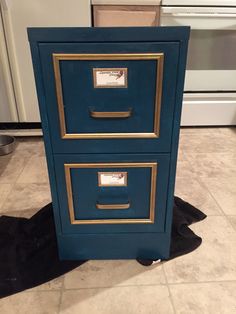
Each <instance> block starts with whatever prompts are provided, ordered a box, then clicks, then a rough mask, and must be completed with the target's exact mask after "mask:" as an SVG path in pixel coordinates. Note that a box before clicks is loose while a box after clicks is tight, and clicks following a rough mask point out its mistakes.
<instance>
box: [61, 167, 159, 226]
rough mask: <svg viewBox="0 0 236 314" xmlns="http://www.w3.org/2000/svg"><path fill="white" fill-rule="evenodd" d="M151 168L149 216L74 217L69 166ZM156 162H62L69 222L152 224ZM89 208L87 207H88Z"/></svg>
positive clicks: (76, 223)
mask: <svg viewBox="0 0 236 314" xmlns="http://www.w3.org/2000/svg"><path fill="white" fill-rule="evenodd" d="M112 167H114V168H151V189H150V208H149V218H137V219H135V218H127V219H120V218H117V219H86V220H79V219H76V218H75V211H74V203H73V192H72V183H71V173H70V169H71V168H112ZM157 167H158V163H157V162H129V163H122V162H119V163H117V162H115V163H113V162H111V163H71V164H64V169H65V180H66V191H67V200H68V208H69V217H70V222H71V224H73V225H87V224H140V223H142V224H153V223H154V220H155V205H156V180H157ZM88 210H89V209H88Z"/></svg>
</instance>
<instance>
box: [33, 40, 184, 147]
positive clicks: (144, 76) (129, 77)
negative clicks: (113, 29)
mask: <svg viewBox="0 0 236 314" xmlns="http://www.w3.org/2000/svg"><path fill="white" fill-rule="evenodd" d="M39 47H40V56H41V66H42V72H43V81H44V90H45V97H46V106H47V114H48V119H49V122H50V131H51V135H52V142H53V150H54V152H58V153H60V152H62V151H63V152H68V153H69V152H71V153H73V152H79V151H83V152H99V151H100V152H120V151H127V152H141V151H144V152H147V151H149V152H157V151H166V152H168V151H169V150H170V142H171V134H172V122H173V121H172V120H173V114H174V107H175V94H176V81H177V68H178V54H179V43H178V42H150V43H149V42H143V43H98V44H94V43H80V44H76V43H64V44H59V43H58V44H57V43H55V44H50V43H48V44H43V43H42V44H39ZM124 139H125V141H124ZM143 145H145V149H144V148H143Z"/></svg>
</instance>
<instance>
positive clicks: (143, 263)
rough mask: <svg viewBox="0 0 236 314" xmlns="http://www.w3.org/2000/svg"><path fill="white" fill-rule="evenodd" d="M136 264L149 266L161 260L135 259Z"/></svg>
mask: <svg viewBox="0 0 236 314" xmlns="http://www.w3.org/2000/svg"><path fill="white" fill-rule="evenodd" d="M137 262H138V263H139V264H141V265H143V266H151V265H155V264H158V263H160V262H161V259H157V260H151V259H137Z"/></svg>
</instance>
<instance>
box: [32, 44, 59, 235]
mask: <svg viewBox="0 0 236 314" xmlns="http://www.w3.org/2000/svg"><path fill="white" fill-rule="evenodd" d="M30 49H31V55H32V62H33V68H34V77H35V82H36V89H37V95H38V102H39V109H40V116H41V120H42V129H43V137H44V145H45V153H46V158H47V166H48V173H49V181H50V187H51V194H52V202H53V211H54V218H55V225H56V230H57V233H61V223H60V216H59V210H58V209H59V206H58V197H57V189H56V174H55V168H54V158H53V153H52V145H51V138H50V128H49V124H48V117H47V110H46V102H45V97H44V85H43V80H42V73H41V66H40V55H39V50H38V46H37V43H35V42H34V43H31V44H30Z"/></svg>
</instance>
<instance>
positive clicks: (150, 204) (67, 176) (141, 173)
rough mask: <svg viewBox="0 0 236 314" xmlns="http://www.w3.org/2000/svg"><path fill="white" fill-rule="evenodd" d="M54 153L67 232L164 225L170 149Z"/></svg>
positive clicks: (151, 229) (149, 228) (158, 228)
mask: <svg viewBox="0 0 236 314" xmlns="http://www.w3.org/2000/svg"><path fill="white" fill-rule="evenodd" d="M54 158H55V167H56V178H57V192H58V199H59V209H58V210H59V211H60V217H61V226H62V232H63V233H70V234H71V233H104V232H105V233H107V232H109V233H111V232H113V233H114V232H115V233H116V232H118V233H120V232H162V231H164V229H165V210H166V199H167V188H168V176H169V154H158V155H136V154H132V155H131V154H130V155H129V154H119V155H118V154H107V155H102V154H97V155H95V154H93V155H55V156H54Z"/></svg>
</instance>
